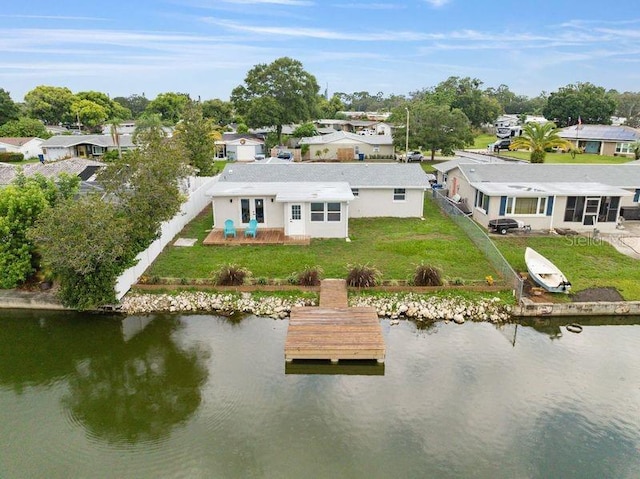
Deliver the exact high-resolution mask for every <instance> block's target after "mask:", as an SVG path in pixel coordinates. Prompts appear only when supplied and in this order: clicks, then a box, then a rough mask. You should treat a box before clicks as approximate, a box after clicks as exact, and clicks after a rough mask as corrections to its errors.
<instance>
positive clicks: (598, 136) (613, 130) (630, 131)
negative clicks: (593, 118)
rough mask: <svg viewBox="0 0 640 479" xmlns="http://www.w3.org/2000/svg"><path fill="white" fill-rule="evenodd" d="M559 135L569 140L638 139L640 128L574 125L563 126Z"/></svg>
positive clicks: (627, 140) (639, 138)
mask: <svg viewBox="0 0 640 479" xmlns="http://www.w3.org/2000/svg"><path fill="white" fill-rule="evenodd" d="M558 135H559V136H560V137H562V138H566V139H567V140H575V139H578V140H601V141H625V142H629V141H636V140H640V130H637V129H635V128H631V127H630V126H614V125H573V126H568V127H566V128H563V129H562V130H560V131H559V132H558Z"/></svg>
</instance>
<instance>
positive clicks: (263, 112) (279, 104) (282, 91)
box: [231, 57, 320, 142]
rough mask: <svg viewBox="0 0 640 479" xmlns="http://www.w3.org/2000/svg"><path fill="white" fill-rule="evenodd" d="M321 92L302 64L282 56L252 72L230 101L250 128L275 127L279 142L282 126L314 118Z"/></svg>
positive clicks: (235, 90)
mask: <svg viewBox="0 0 640 479" xmlns="http://www.w3.org/2000/svg"><path fill="white" fill-rule="evenodd" d="M319 89H320V88H319V86H318V82H317V81H316V78H315V77H314V76H313V75H311V74H310V73H308V72H307V71H305V70H304V68H303V66H302V63H300V62H299V61H298V60H293V59H291V58H288V57H283V58H278V59H277V60H275V61H274V62H273V63H270V64H268V65H267V64H265V63H261V64H258V65H256V66H255V67H253V68H252V69H251V70H249V72H248V73H247V76H246V78H245V80H244V84H243V85H239V86H237V87H236V88H234V89H233V91H232V93H231V101H232V103H233V104H234V106H235V108H236V111H237V112H238V113H239V114H240V115H242V117H243V118H244V119H245V121H246V122H247V124H248V125H249V126H250V127H254V128H257V127H262V126H274V127H275V128H276V133H277V136H278V142H280V140H281V135H282V125H287V124H290V123H298V122H303V121H307V120H310V119H311V118H312V117H313V116H314V114H315V113H316V111H317V101H318V91H319Z"/></svg>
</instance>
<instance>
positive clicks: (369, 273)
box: [347, 265, 382, 288]
mask: <svg viewBox="0 0 640 479" xmlns="http://www.w3.org/2000/svg"><path fill="white" fill-rule="evenodd" d="M348 268H349V272H348V273H347V285H348V286H351V287H355V288H370V287H372V286H376V285H377V284H378V281H379V280H380V277H381V276H382V275H381V273H380V271H378V270H377V269H376V268H374V267H371V266H367V265H355V266H349V267H348Z"/></svg>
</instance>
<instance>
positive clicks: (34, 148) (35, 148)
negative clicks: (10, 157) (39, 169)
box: [0, 138, 43, 160]
mask: <svg viewBox="0 0 640 479" xmlns="http://www.w3.org/2000/svg"><path fill="white" fill-rule="evenodd" d="M42 141H43V140H40V139H38V138H34V139H32V140H29V141H28V142H26V143H25V144H24V145H22V146H15V145H10V144H8V143H0V150H3V151H7V152H10V153H22V154H23V155H24V158H25V160H26V159H29V158H33V157H37V156H38V155H41V154H42V148H41V147H40V145H42Z"/></svg>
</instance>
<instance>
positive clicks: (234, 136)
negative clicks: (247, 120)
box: [222, 132, 264, 143]
mask: <svg viewBox="0 0 640 479" xmlns="http://www.w3.org/2000/svg"><path fill="white" fill-rule="evenodd" d="M241 138H244V139H245V140H255V141H259V142H260V143H264V139H263V138H262V135H256V134H254V133H230V132H225V133H223V134H222V141H223V143H224V142H227V141H233V140H239V139H241Z"/></svg>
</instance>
